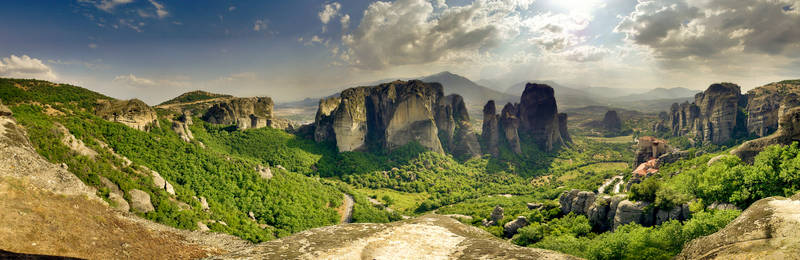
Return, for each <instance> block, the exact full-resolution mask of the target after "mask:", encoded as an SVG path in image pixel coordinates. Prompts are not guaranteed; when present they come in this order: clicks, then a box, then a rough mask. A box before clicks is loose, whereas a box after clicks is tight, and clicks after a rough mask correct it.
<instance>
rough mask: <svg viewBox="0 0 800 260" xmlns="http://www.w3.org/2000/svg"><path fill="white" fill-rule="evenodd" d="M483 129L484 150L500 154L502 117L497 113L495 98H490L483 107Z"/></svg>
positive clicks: (492, 153)
mask: <svg viewBox="0 0 800 260" xmlns="http://www.w3.org/2000/svg"><path fill="white" fill-rule="evenodd" d="M482 129H483V131H482V133H481V142H482V144H483V147H484V151H485V152H488V153H489V154H491V155H494V156H499V155H500V148H499V146H500V117H499V116H498V115H497V107H495V104H494V100H489V102H487V103H486V105H485V106H484V107H483V128H482Z"/></svg>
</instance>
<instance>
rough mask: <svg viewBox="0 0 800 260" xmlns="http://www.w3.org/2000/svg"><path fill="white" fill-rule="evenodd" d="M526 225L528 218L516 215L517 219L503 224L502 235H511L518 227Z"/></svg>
mask: <svg viewBox="0 0 800 260" xmlns="http://www.w3.org/2000/svg"><path fill="white" fill-rule="evenodd" d="M527 225H528V219H527V218H525V217H524V216H519V217H517V219H515V220H513V221H511V222H508V223H506V224H505V225H503V235H504V236H505V237H508V238H510V237H513V236H514V235H516V234H517V231H518V230H519V229H520V228H523V227H525V226H527Z"/></svg>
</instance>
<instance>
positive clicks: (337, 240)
mask: <svg viewBox="0 0 800 260" xmlns="http://www.w3.org/2000/svg"><path fill="white" fill-rule="evenodd" d="M212 259H577V258H576V257H573V256H568V255H564V254H561V253H557V252H553V251H549V250H543V249H536V248H527V247H520V246H515V245H513V244H511V243H508V242H505V241H502V240H500V239H497V238H495V237H493V236H492V235H491V234H489V233H488V232H486V231H483V230H481V229H479V228H476V227H471V226H468V225H464V224H462V223H460V222H458V221H457V220H454V219H452V218H449V217H446V216H441V215H424V216H421V217H418V218H414V219H409V220H403V221H398V222H393V223H385V224H366V223H364V224H361V223H359V224H344V225H336V226H329V227H322V228H317V229H312V230H308V231H304V232H300V233H297V234H294V235H291V236H288V237H285V238H281V239H277V240H272V241H269V242H264V243H261V244H258V245H256V246H255V247H253V248H250V249H245V250H242V251H238V252H234V253H231V254H227V255H223V256H220V257H214V258H212Z"/></svg>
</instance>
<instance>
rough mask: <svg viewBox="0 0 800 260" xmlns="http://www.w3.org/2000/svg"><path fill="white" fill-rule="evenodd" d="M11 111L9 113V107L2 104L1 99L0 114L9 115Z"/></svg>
mask: <svg viewBox="0 0 800 260" xmlns="http://www.w3.org/2000/svg"><path fill="white" fill-rule="evenodd" d="M12 114H13V113H11V109H8V107H6V106H4V105H3V101H2V100H0V116H5V117H11V115H12Z"/></svg>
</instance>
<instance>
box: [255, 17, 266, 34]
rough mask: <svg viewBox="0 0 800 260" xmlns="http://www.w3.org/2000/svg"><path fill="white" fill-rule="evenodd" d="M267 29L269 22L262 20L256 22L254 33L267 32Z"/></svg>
mask: <svg viewBox="0 0 800 260" xmlns="http://www.w3.org/2000/svg"><path fill="white" fill-rule="evenodd" d="M267 28H268V26H267V22H265V21H264V20H261V19H259V20H256V22H255V23H254V24H253V31H256V32H260V31H265V30H267Z"/></svg>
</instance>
